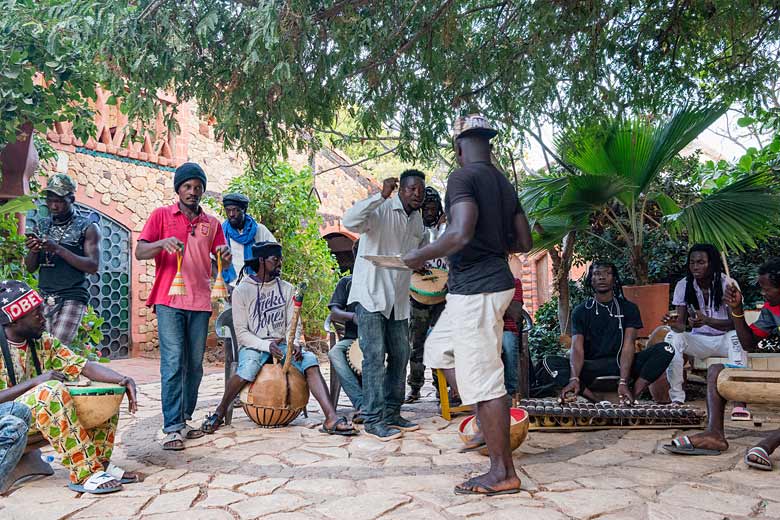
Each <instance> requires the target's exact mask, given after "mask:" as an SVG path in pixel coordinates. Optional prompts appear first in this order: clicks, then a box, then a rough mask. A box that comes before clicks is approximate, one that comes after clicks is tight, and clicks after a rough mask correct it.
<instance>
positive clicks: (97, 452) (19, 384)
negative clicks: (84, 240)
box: [0, 280, 138, 494]
mask: <svg viewBox="0 0 780 520" xmlns="http://www.w3.org/2000/svg"><path fill="white" fill-rule="evenodd" d="M42 303H43V298H42V297H41V296H40V295H39V294H38V293H37V292H36V291H34V290H33V289H31V288H30V286H29V285H27V284H26V283H24V282H18V281H15V280H6V281H4V282H0V347H2V359H0V403H9V402H13V401H15V402H17V403H21V404H24V405H25V406H27V407H28V408H30V410H31V411H32V420H31V423H30V432H31V433H35V432H37V433H40V434H41V435H43V437H44V438H45V439H46V440H47V441H49V444H51V446H52V447H53V448H54V450H55V451H56V452H57V453H58V454H59V455H60V457H62V461H61V462H62V465H63V466H65V468H67V469H68V470H69V472H70V484H69V485H68V487H70V488H71V489H72V490H74V491H77V492H79V493H85V492H86V493H95V494H100V493H110V492H112V491H119V490H120V489H121V488H122V484H131V483H133V482H137V481H138V476H137V475H134V474H131V473H128V472H125V471H124V470H122V469H121V468H119V467H118V466H116V465H115V464H112V463H111V462H110V461H111V453H112V451H113V448H114V434H115V433H116V427H117V423H118V421H119V413H118V412H117V413H116V415H114V416H113V417H112V418H111V419H109V420H108V421H106V422H105V423H104V424H101V425H99V426H96V427H94V428H89V429H87V428H84V427H83V426H82V424H81V422H80V421H79V417H78V413H77V411H76V409H75V405H74V403H73V399H72V398H71V395H70V392H69V390H68V388H67V387H66V386H65V384H64V383H65V382H67V381H75V380H77V379H78V378H79V376H84V377H85V378H87V379H90V380H92V381H97V382H104V383H114V384H118V385H121V386H124V387H125V393H126V395H127V399H128V402H129V410H130V413H135V411H136V409H137V404H136V388H135V382H134V381H133V379H132V378H130V377H125V376H123V375H122V374H119V373H117V372H114V371H113V370H111V369H110V368H108V367H107V366H105V365H104V364H102V363H95V362H92V361H87V360H86V359H85V358H84V357H82V356H79V355H78V354H76V353H74V352H73V351H72V350H70V349H69V348H68V347H67V346H65V345H64V344H63V343H62V342H61V341H60V340H58V339H57V338H55V337H53V336H51V335H50V334H48V333H46V332H45V325H46V321H45V320H44V317H43V312H42V308H43V307H42Z"/></svg>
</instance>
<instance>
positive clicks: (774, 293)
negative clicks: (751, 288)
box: [664, 257, 780, 471]
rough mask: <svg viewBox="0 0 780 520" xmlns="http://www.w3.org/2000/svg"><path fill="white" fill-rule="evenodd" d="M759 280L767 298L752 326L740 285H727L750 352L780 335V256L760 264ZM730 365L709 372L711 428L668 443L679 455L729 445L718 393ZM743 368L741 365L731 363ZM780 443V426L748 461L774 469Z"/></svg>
mask: <svg viewBox="0 0 780 520" xmlns="http://www.w3.org/2000/svg"><path fill="white" fill-rule="evenodd" d="M758 275H759V276H758V284H759V285H760V286H761V294H762V296H763V297H764V298H765V299H766V301H765V302H764V307H763V308H762V309H761V315H760V316H759V317H758V320H756V321H755V323H753V324H752V325H750V326H748V324H747V323H745V309H744V308H743V307H742V293H741V292H740V291H739V289H738V288H737V286H736V285H729V286H727V287H726V291H725V294H724V296H723V301H724V302H726V305H728V307H729V310H730V312H731V318H732V319H733V320H734V327H735V328H736V330H737V335H738V336H739V342H740V343H741V344H742V348H744V349H745V350H746V351H748V352H755V351H756V350H758V343H759V342H760V341H761V340H763V339H766V338H768V337H769V336H773V335H774V336H777V335H780V257H775V258H772V259H770V260H768V261H767V262H765V263H764V264H763V265H761V267H759V268H758ZM726 366H727V365H722V364H719V365H712V366H710V368H709V370H708V372H707V421H708V424H707V430H706V431H704V432H702V433H697V434H696V435H691V436H688V435H683V436H682V437H678V438H677V439H674V440H673V441H672V444H668V445H666V446H664V448H666V450H667V451H670V452H672V453H674V454H676V455H720V454H721V453H722V452H724V451H726V450H728V449H729V443H728V442H727V441H726V435H725V433H724V432H723V419H724V413H725V408H726V399H724V398H723V396H722V395H720V393H718V375H720V373H721V372H722V371H723V369H724V368H726ZM729 368H741V367H729ZM778 446H780V430H775V431H773V432H770V433H769V434H768V435H767V436H766V437H764V440H763V441H761V442H759V443H758V444H757V445H756V446H754V447H753V448H750V449H748V450H747V452H746V453H745V464H747V465H748V466H751V467H753V468H757V469H761V470H766V471H771V470H772V469H773V464H772V461H771V459H770V458H769V456H770V455H771V454H772V452H774V451H775V449H777V447H778Z"/></svg>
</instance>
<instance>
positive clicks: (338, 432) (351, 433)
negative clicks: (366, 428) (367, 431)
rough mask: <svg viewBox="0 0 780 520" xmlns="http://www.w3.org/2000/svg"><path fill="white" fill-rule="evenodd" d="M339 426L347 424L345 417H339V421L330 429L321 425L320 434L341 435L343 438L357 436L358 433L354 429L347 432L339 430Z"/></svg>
mask: <svg viewBox="0 0 780 520" xmlns="http://www.w3.org/2000/svg"><path fill="white" fill-rule="evenodd" d="M339 424H349V423H348V422H347V418H346V417H339V419H338V420H337V421H336V422H335V423H334V424H333V426H332V427H330V428H326V427H325V423H323V424H322V428H320V433H327V434H328V435H343V436H344V437H352V436H355V435H357V434H358V431H357V430H356V429H355V428H351V429H349V430H339V429H338V426H339Z"/></svg>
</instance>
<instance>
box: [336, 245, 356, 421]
mask: <svg viewBox="0 0 780 520" xmlns="http://www.w3.org/2000/svg"><path fill="white" fill-rule="evenodd" d="M358 242H359V240H355V243H354V245H353V246H352V255H353V256H355V257H357V248H358ZM351 288H352V275H349V276H345V277H344V278H342V279H341V280H339V283H338V284H336V290H334V291H333V296H331V298H330V303H328V308H329V309H330V321H331V322H333V323H338V324H341V325H343V327H344V333H343V334H342V336H341V339H340V340H339V341H338V342H337V343H336V344H335V345H333V348H331V349H330V351H328V359H330V367H331V370H334V371H335V372H336V375H337V376H338V378H339V381H340V382H341V387H342V388H343V389H344V393H346V394H347V397H349V400H350V401H352V406H353V407H354V408H355V416H354V417H353V418H352V422H354V423H361V422H362V417H360V411H361V409H362V407H363V386H362V385H361V383H360V380H359V379H358V377H357V374H355V371H354V370H352V367H350V366H349V363H348V362H347V352H348V351H349V347H351V346H352V344H353V343H354V342H355V340H356V339H357V337H358V327H357V316H356V315H355V307H357V303H356V302H353V303H349V304H348V303H347V302H348V300H349V291H350V289H351Z"/></svg>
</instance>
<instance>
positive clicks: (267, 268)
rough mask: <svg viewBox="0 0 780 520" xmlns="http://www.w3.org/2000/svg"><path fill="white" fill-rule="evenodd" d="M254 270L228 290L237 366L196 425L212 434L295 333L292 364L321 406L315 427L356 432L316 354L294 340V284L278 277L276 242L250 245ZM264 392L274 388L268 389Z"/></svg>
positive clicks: (338, 432) (279, 248)
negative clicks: (336, 401)
mask: <svg viewBox="0 0 780 520" xmlns="http://www.w3.org/2000/svg"><path fill="white" fill-rule="evenodd" d="M246 264H247V266H249V267H251V268H252V272H253V273H255V274H252V275H249V276H247V277H245V278H243V280H242V282H241V283H240V284H239V285H238V287H236V290H235V291H233V324H234V326H235V330H236V337H237V339H238V344H239V350H238V368H237V369H236V373H235V375H233V376H232V377H231V378H230V379H229V380H228V381H227V385H225V393H224V394H223V396H222V401H221V402H220V403H219V406H217V409H216V411H215V412H214V413H213V414H210V415H209V416H208V417H206V419H205V420H204V421H203V425H202V426H201V429H202V430H203V431H204V432H206V433H209V434H211V433H214V432H215V431H216V430H217V429H218V428H219V427H220V426H221V425H222V423H223V422H224V418H225V412H226V411H227V407H228V406H229V405H230V404H231V403H232V402H233V400H234V399H235V398H236V396H237V395H238V394H239V393H240V392H241V389H242V388H244V386H246V385H247V384H249V383H252V382H254V380H255V378H256V377H257V374H259V373H260V370H261V369H262V368H263V365H265V364H266V363H269V362H270V361H271V359H272V357H273V358H276V359H279V360H281V361H282V362H283V361H284V359H285V357H286V355H287V338H289V337H290V336H291V335H292V336H293V337H294V338H295V341H294V345H293V349H292V354H293V359H292V362H291V363H292V366H293V367H295V368H296V369H297V370H299V371H300V372H301V373H302V374H303V375H304V377H305V378H306V382H307V383H308V384H309V390H311V393H312V395H313V396H314V398H315V399H317V402H318V403H319V404H320V407H321V408H322V412H323V414H324V415H325V422H324V423H323V425H322V428H321V429H320V431H321V432H322V433H327V434H330V435H347V436H350V435H355V434H356V433H357V432H356V430H355V429H354V428H353V427H352V425H351V424H349V422H348V421H347V419H346V417H337V416H336V409H335V408H334V406H333V404H332V403H331V402H330V394H329V393H328V386H327V385H326V384H325V379H324V378H323V377H322V373H321V372H320V367H319V363H318V361H317V356H315V355H314V354H312V353H311V352H306V351H304V350H302V349H301V345H300V343H299V342H298V341H299V339H300V336H301V331H302V330H303V327H302V325H301V322H300V321H298V324H297V328H296V329H295V330H294V331H293V329H292V316H293V312H294V307H295V302H294V296H295V287H293V285H292V284H291V283H289V282H286V281H284V280H282V279H281V277H280V274H281V269H282V246H281V245H280V244H277V243H276V242H261V243H259V244H257V245H254V246H252V253H251V255H250V256H249V258H247V260H246ZM267 390H268V391H273V389H271V388H269V389H267Z"/></svg>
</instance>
